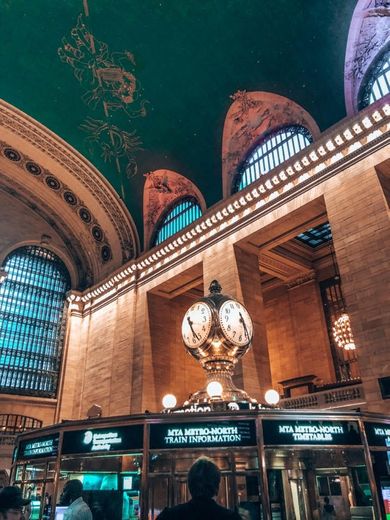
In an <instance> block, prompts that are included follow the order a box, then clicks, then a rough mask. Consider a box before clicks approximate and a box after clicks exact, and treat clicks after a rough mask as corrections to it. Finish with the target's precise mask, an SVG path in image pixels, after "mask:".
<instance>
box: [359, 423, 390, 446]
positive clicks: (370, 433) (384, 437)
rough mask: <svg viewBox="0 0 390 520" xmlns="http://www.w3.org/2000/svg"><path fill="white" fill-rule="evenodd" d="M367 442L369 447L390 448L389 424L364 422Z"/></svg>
mask: <svg viewBox="0 0 390 520" xmlns="http://www.w3.org/2000/svg"><path fill="white" fill-rule="evenodd" d="M364 427H365V430H366V435H367V442H368V444H369V445H370V446H386V447H389V448H390V424H383V423H373V422H365V423H364Z"/></svg>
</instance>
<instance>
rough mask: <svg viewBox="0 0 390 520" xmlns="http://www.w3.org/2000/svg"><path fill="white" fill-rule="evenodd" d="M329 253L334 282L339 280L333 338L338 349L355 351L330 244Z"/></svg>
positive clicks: (349, 321)
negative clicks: (338, 300) (337, 308)
mask: <svg viewBox="0 0 390 520" xmlns="http://www.w3.org/2000/svg"><path fill="white" fill-rule="evenodd" d="M329 247H330V252H331V255H332V262H333V268H334V273H335V280H339V288H340V302H339V305H340V307H339V313H338V316H337V317H336V318H335V320H334V322H333V327H332V331H333V338H334V340H335V343H336V345H337V346H338V347H339V348H342V349H344V350H356V345H355V340H354V337H353V334H352V328H351V320H350V319H349V315H348V313H347V311H346V306H345V301H344V296H343V291H342V289H341V280H340V275H339V273H338V271H337V266H336V261H335V257H334V249H333V247H332V243H330V244H329Z"/></svg>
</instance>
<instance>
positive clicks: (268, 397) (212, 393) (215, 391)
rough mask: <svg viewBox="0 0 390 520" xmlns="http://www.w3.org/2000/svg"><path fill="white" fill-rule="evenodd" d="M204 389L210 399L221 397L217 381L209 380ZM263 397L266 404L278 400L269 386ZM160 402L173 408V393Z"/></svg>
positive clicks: (167, 407)
mask: <svg viewBox="0 0 390 520" xmlns="http://www.w3.org/2000/svg"><path fill="white" fill-rule="evenodd" d="M206 391H207V394H208V396H209V397H210V399H218V398H221V397H222V392H223V387H222V385H221V383H220V382H219V381H210V383H209V384H208V385H207V388H206ZM264 399H265V402H266V403H267V404H269V405H271V406H275V405H277V404H278V402H279V400H280V395H279V392H277V391H276V390H274V389H272V388H271V389H270V390H267V391H266V392H265V394H264ZM162 404H163V407H164V409H166V410H170V409H172V408H175V406H176V404H177V399H176V397H175V396H174V395H173V394H166V395H164V397H163V399H162Z"/></svg>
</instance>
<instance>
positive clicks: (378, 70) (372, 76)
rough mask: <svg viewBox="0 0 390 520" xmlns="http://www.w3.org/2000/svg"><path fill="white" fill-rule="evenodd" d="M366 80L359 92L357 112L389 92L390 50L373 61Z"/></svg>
mask: <svg viewBox="0 0 390 520" xmlns="http://www.w3.org/2000/svg"><path fill="white" fill-rule="evenodd" d="M366 78H367V79H366V80H365V81H364V82H363V84H362V88H361V91H360V92H361V95H360V96H359V100H360V102H359V110H361V109H362V108H364V107H367V106H368V105H371V103H374V102H375V101H378V99H381V98H382V97H383V96H385V95H386V94H388V93H389V92H390V49H387V50H386V52H385V53H383V54H382V55H381V56H380V57H379V58H377V59H376V60H375V62H374V64H373V65H372V66H371V67H370V68H369V70H368V72H367V74H366Z"/></svg>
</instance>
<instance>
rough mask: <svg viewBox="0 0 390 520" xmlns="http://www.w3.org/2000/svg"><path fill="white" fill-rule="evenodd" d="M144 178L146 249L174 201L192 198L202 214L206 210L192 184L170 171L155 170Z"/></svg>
mask: <svg viewBox="0 0 390 520" xmlns="http://www.w3.org/2000/svg"><path fill="white" fill-rule="evenodd" d="M145 177H146V181H145V186H144V237H145V238H144V240H145V248H147V247H148V246H149V245H150V241H151V239H152V235H153V233H154V231H155V227H156V225H157V223H158V222H159V220H160V219H161V217H162V216H163V215H164V213H165V212H166V210H167V208H169V206H171V205H172V204H173V203H174V202H175V201H176V200H178V199H181V198H183V197H194V198H195V199H196V200H197V201H198V203H199V205H200V207H201V208H202V211H203V212H204V211H205V210H206V203H205V201H204V198H203V195H202V194H201V192H200V191H199V189H198V188H197V187H196V186H195V184H194V183H193V182H191V181H190V180H189V179H187V178H186V177H184V176H183V175H180V174H179V173H176V172H174V171H172V170H155V171H153V172H150V173H147V174H146V175H145Z"/></svg>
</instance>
